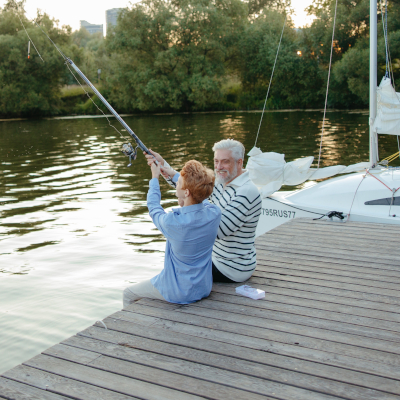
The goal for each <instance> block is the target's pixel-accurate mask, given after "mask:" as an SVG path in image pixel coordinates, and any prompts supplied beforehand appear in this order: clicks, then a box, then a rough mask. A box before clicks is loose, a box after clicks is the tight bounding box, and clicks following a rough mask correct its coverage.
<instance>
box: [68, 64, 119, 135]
mask: <svg viewBox="0 0 400 400" xmlns="http://www.w3.org/2000/svg"><path fill="white" fill-rule="evenodd" d="M65 65H66V66H67V68H68V70H69V72H71V74H72V76H73V77H74V78H75V80H76V81H77V82H78V84H79V86H80V87H81V88H82V90H83V91H84V92H85V94H86V96H87V97H89V99H90V100H91V102H92V103H93V104H94V105H95V106H96V108H97V109H98V110H99V111H100V112H101V113H102V114H103V115H104V116H105V117H106V119H107V121H108V125H109V126H111V127H112V128H114V129H115V130H116V131H117V132H118V133H119V134H120V135H121V137H122V138H123V139H125V137H124V135H123V134H122V133H121V132H120V131H119V130H118V129H117V128H116V127H115V126H114V125H112V124H111V121H110V120H109V119H108V117H107V115H106V114H104V112H103V110H102V109H101V108H100V107H99V106H98V105H97V104H96V103H95V102H94V100H93V99H92V98H91V97H90V94H89V92H88V91H87V90H86V89H85V88H84V87H83V85H82V84H81V82H80V81H79V79H78V78H77V77H76V76H75V74H74V73H73V72H72V70H71V68H70V67H69V65H68V62H65Z"/></svg>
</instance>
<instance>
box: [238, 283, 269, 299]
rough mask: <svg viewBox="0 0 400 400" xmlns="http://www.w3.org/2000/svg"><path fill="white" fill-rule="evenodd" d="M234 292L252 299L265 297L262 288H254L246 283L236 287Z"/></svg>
mask: <svg viewBox="0 0 400 400" xmlns="http://www.w3.org/2000/svg"><path fill="white" fill-rule="evenodd" d="M236 293H238V294H241V295H242V296H246V297H250V298H251V299H253V300H259V299H263V298H264V297H265V292H264V290H261V289H255V288H252V287H251V286H248V285H242V286H239V287H237V288H236Z"/></svg>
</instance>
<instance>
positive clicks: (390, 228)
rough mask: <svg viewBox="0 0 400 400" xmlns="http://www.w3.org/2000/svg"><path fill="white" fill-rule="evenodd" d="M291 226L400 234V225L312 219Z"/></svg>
mask: <svg viewBox="0 0 400 400" xmlns="http://www.w3.org/2000/svg"><path fill="white" fill-rule="evenodd" d="M289 223H290V224H296V225H297V224H299V225H301V224H303V225H304V224H308V225H320V226H324V225H326V226H340V227H341V229H348V228H350V227H352V228H359V229H360V230H361V231H370V232H381V233H383V234H385V233H388V232H392V233H399V231H400V228H399V225H398V224H378V223H370V222H355V221H348V222H332V221H329V220H313V219H310V218H296V219H294V220H292V221H289Z"/></svg>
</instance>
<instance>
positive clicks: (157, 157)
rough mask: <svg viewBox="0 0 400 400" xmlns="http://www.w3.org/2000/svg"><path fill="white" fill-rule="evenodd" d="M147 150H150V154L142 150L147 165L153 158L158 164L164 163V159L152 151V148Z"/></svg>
mask: <svg viewBox="0 0 400 400" xmlns="http://www.w3.org/2000/svg"><path fill="white" fill-rule="evenodd" d="M149 151H150V153H151V154H152V155H150V154H147V153H146V152H145V151H144V152H143V154H144V156H145V157H146V159H147V164H148V165H151V164H152V163H153V161H154V158H155V159H156V160H157V162H158V163H159V164H161V165H164V159H163V158H162V157H161V156H160V155H159V154H158V153H156V152H155V151H153V150H151V149H149Z"/></svg>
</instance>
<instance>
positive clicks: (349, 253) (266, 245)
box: [256, 238, 398, 265]
mask: <svg viewBox="0 0 400 400" xmlns="http://www.w3.org/2000/svg"><path fill="white" fill-rule="evenodd" d="M256 246H257V248H262V249H267V250H270V249H272V250H274V251H281V250H282V248H284V249H285V252H291V253H292V252H297V253H299V254H310V253H311V254H317V255H322V256H324V255H327V256H330V257H336V258H337V259H344V260H352V259H354V260H358V261H363V262H366V263H368V262H370V261H371V256H372V254H371V255H363V254H360V251H363V249H362V248H360V247H361V246H362V245H361V243H360V246H359V247H358V248H357V249H356V248H354V249H353V250H343V249H338V250H336V249H331V248H329V247H324V248H322V247H321V246H320V245H315V246H313V245H312V244H302V243H301V241H300V240H297V241H296V242H290V246H288V242H287V241H282V240H278V239H273V238H272V239H271V238H268V240H265V241H264V242H262V241H259V242H258V243H257V244H256ZM375 256H376V257H374V258H377V259H378V260H379V262H380V263H381V264H390V265H391V264H393V263H394V264H397V263H398V255H388V254H382V253H380V254H376V255H375Z"/></svg>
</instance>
